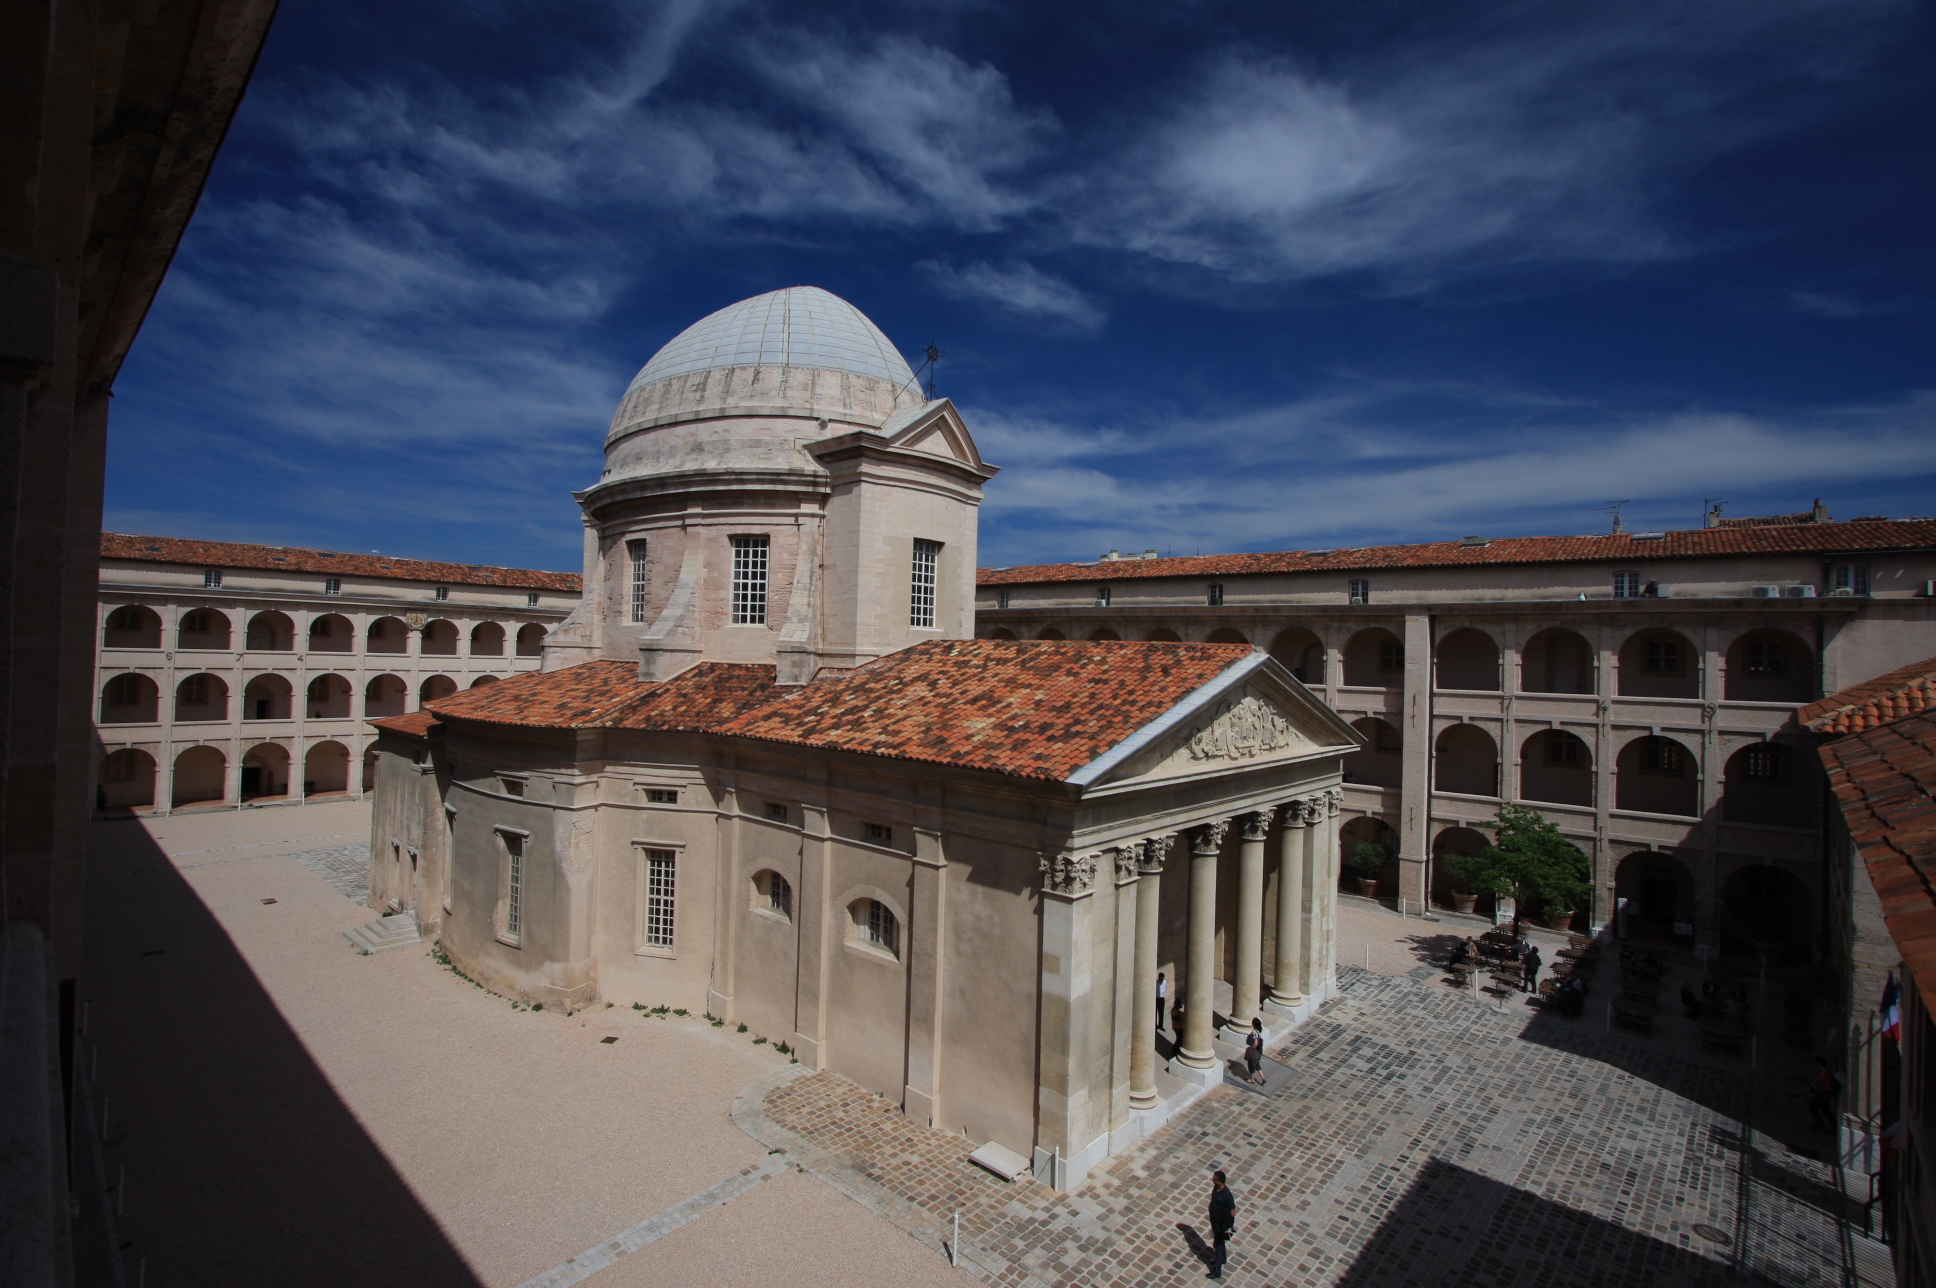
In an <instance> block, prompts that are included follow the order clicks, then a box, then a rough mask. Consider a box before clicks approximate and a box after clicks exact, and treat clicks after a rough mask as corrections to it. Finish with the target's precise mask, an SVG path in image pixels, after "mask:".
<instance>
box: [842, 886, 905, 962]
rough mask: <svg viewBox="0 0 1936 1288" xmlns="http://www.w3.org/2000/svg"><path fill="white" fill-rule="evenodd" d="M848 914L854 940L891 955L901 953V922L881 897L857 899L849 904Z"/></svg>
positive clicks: (896, 955)
mask: <svg viewBox="0 0 1936 1288" xmlns="http://www.w3.org/2000/svg"><path fill="white" fill-rule="evenodd" d="M847 915H848V917H849V918H850V919H851V921H852V925H853V942H855V943H857V944H861V945H864V946H866V947H868V948H873V949H877V950H879V951H881V952H884V953H886V954H887V955H888V956H889V957H899V956H900V955H901V922H900V918H898V917H896V916H895V915H894V910H893V909H892V908H890V907H888V906H887V905H886V904H884V903H882V902H881V901H880V900H879V899H856V900H854V902H853V903H852V904H850V905H848V908H847Z"/></svg>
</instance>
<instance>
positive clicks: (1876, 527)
mask: <svg viewBox="0 0 1936 1288" xmlns="http://www.w3.org/2000/svg"><path fill="white" fill-rule="evenodd" d="M1931 548H1936V519H1862V520H1857V521H1855V522H1852V523H1808V524H1794V525H1786V524H1784V525H1776V526H1747V527H1726V528H1695V529H1690V530H1684V531H1677V532H1665V533H1660V534H1658V535H1650V534H1645V533H1631V532H1625V533H1615V534H1611V535H1603V536H1592V537H1498V538H1494V539H1493V540H1491V541H1487V542H1484V543H1475V544H1467V543H1466V542H1462V541H1428V542H1423V543H1421V544H1418V545H1405V546H1363V547H1355V548H1354V547H1349V546H1342V547H1338V548H1336V549H1331V550H1290V551H1283V552H1279V553H1274V554H1251V555H1193V556H1187V557H1184V558H1177V559H1123V560H1109V561H1105V562H1100V563H1064V564H1035V565H1033V566H1030V567H1018V568H983V569H981V570H980V571H979V572H978V573H977V574H976V576H975V580H976V583H977V584H979V585H983V586H1016V585H1029V584H1032V583H1037V582H1058V581H1103V580H1107V581H1126V580H1130V579H1132V578H1135V579H1141V578H1148V577H1238V576H1244V575H1246V574H1255V573H1286V572H1324V571H1337V572H1342V571H1346V570H1351V571H1358V570H1369V569H1379V568H1455V567H1476V566H1483V565H1486V564H1536V563H1577V562H1588V561H1600V562H1608V563H1643V562H1653V561H1657V560H1661V559H1699V558H1708V557H1719V556H1726V555H1743V554H1835V553H1855V552H1860V551H1878V552H1880V551H1894V550H1922V549H1931Z"/></svg>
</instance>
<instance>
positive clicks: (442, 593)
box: [437, 586, 450, 599]
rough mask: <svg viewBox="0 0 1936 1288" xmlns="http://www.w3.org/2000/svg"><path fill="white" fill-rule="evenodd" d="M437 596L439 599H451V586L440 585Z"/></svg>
mask: <svg viewBox="0 0 1936 1288" xmlns="http://www.w3.org/2000/svg"><path fill="white" fill-rule="evenodd" d="M437 598H438V599H449V598H450V587H449V586H439V587H437Z"/></svg>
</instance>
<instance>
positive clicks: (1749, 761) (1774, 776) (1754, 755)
mask: <svg viewBox="0 0 1936 1288" xmlns="http://www.w3.org/2000/svg"><path fill="white" fill-rule="evenodd" d="M1741 776H1742V777H1743V778H1746V779H1749V780H1750V781H1752V782H1757V783H1780V782H1786V781H1787V779H1788V754H1787V751H1786V749H1785V748H1782V747H1777V746H1776V745H1775V744H1773V743H1770V742H1764V743H1761V744H1760V745H1758V746H1754V747H1750V748H1748V749H1747V750H1746V751H1744V752H1742V753H1741Z"/></svg>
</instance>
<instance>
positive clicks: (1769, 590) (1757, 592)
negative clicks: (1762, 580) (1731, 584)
mask: <svg viewBox="0 0 1936 1288" xmlns="http://www.w3.org/2000/svg"><path fill="white" fill-rule="evenodd" d="M1748 593H1749V594H1750V595H1753V596H1754V597H1755V598H1756V599H1780V598H1781V587H1780V586H1756V587H1755V588H1754V589H1753V590H1751V591H1749V592H1748Z"/></svg>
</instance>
